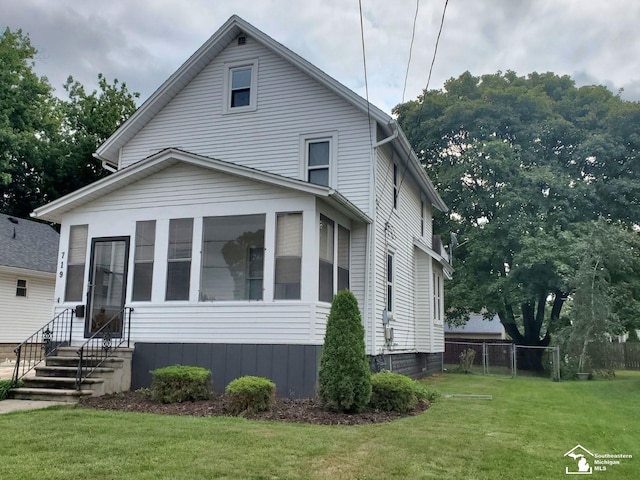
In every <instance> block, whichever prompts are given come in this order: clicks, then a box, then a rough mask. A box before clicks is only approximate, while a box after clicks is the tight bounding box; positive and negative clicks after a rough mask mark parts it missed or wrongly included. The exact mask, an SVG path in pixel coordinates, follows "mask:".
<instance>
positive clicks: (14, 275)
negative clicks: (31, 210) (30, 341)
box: [0, 214, 59, 362]
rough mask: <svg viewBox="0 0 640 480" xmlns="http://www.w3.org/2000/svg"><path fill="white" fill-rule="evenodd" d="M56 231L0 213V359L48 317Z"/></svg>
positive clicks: (55, 248)
mask: <svg viewBox="0 0 640 480" xmlns="http://www.w3.org/2000/svg"><path fill="white" fill-rule="evenodd" d="M58 238H59V235H58V232H56V231H55V230H54V229H53V228H51V227H50V226H49V225H46V224H44V223H39V222H34V221H32V220H25V219H23V218H15V217H10V216H9V215H4V214H0V305H2V308H0V362H3V361H4V360H6V359H7V358H8V359H13V358H15V354H14V353H13V349H14V348H15V347H16V346H17V345H18V344H20V343H21V342H22V341H24V340H26V339H27V337H29V336H30V335H31V334H33V333H34V332H35V331H36V330H38V329H39V328H40V327H42V326H43V325H44V324H46V323H47V322H48V321H49V320H51V317H52V312H53V309H52V305H53V294H54V288H55V283H56V278H55V275H56V274H55V272H56V258H57V256H58Z"/></svg>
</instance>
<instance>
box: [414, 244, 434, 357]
mask: <svg viewBox="0 0 640 480" xmlns="http://www.w3.org/2000/svg"><path fill="white" fill-rule="evenodd" d="M415 254H416V270H415V276H416V278H415V282H416V283H415V291H416V295H415V302H416V308H415V311H416V348H417V349H418V351H419V352H425V353H429V352H432V348H433V346H432V340H433V321H432V311H431V310H432V304H433V302H432V301H431V298H432V297H431V294H432V290H431V281H430V279H431V277H432V266H431V262H432V259H431V257H430V256H429V255H427V254H426V253H424V252H422V251H420V250H416V252H415Z"/></svg>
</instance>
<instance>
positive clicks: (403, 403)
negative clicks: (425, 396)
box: [369, 372, 418, 413]
mask: <svg viewBox="0 0 640 480" xmlns="http://www.w3.org/2000/svg"><path fill="white" fill-rule="evenodd" d="M416 384H417V382H416V381H414V380H413V379H411V378H409V377H407V376H406V375H401V374H399V373H393V372H380V373H374V374H373V375H371V400H370V401H369V406H370V407H371V408H372V409H374V410H382V411H385V412H400V413H406V412H408V411H410V410H412V409H413V408H414V407H415V406H416V405H417V403H418V396H417V395H416Z"/></svg>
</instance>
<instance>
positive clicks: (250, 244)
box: [200, 214, 265, 301]
mask: <svg viewBox="0 0 640 480" xmlns="http://www.w3.org/2000/svg"><path fill="white" fill-rule="evenodd" d="M264 225H265V215H264V214H260V215H236V216H228V217H207V218H204V219H203V224H202V228H203V231H202V266H201V271H200V273H201V275H200V300H201V301H220V300H262V294H263V284H264Z"/></svg>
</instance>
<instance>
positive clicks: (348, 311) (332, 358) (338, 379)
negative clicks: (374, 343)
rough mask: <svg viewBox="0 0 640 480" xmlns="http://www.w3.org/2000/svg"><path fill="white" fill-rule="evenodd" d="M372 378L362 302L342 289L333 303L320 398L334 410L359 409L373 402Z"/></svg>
mask: <svg viewBox="0 0 640 480" xmlns="http://www.w3.org/2000/svg"><path fill="white" fill-rule="evenodd" d="M370 377H371V374H370V370H369V362H368V361H367V356H366V353H365V346H364V328H363V326H362V322H361V320H360V310H359V309H358V301H357V300H356V297H354V295H353V294H352V293H351V292H350V291H348V290H340V291H339V292H338V293H337V294H336V296H335V297H334V298H333V303H332V304H331V311H330V313H329V318H328V319H327V328H326V333H325V337H324V347H323V349H322V356H321V357H320V371H319V372H318V381H319V391H318V394H319V396H320V400H321V401H322V402H323V403H324V404H325V406H326V408H329V409H331V410H337V411H339V412H358V411H360V410H362V408H363V407H365V406H366V405H367V403H369V398H370V396H371V378H370Z"/></svg>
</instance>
